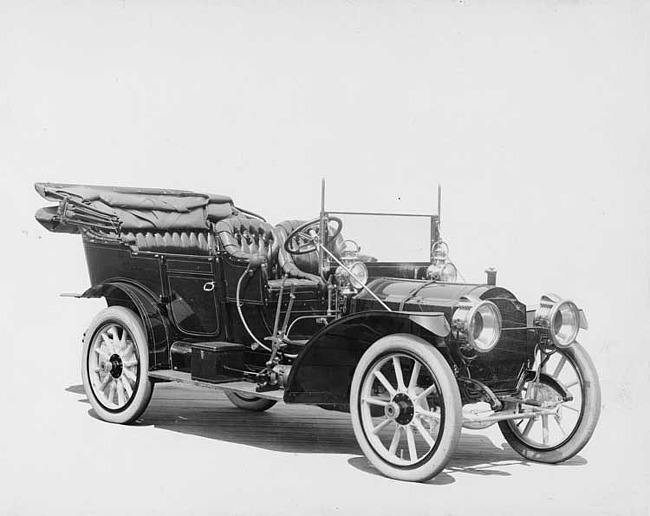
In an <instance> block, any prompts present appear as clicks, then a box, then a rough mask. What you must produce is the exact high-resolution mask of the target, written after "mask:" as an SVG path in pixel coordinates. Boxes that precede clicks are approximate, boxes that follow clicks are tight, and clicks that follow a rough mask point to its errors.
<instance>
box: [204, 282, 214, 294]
mask: <svg viewBox="0 0 650 516" xmlns="http://www.w3.org/2000/svg"><path fill="white" fill-rule="evenodd" d="M203 290H205V291H206V292H212V291H213V290H214V281H208V282H207V283H204V284H203Z"/></svg>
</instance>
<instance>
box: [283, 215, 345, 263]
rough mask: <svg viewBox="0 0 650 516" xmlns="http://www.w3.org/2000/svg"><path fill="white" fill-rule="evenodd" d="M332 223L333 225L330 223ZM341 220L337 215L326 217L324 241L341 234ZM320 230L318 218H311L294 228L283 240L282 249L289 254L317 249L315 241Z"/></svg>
mask: <svg viewBox="0 0 650 516" xmlns="http://www.w3.org/2000/svg"><path fill="white" fill-rule="evenodd" d="M332 222H333V223H334V227H332V226H331V225H330V224H331V223H332ZM342 228H343V222H341V219H339V218H338V217H328V219H327V238H326V240H325V242H324V244H325V245H327V243H328V242H331V241H332V240H334V239H335V238H336V237H337V236H339V235H340V234H341V229H342ZM319 232H320V219H314V220H311V221H309V222H307V223H305V224H303V225H302V226H300V227H298V228H296V229H294V230H293V231H292V232H291V234H290V235H289V236H287V239H286V240H285V242H284V249H285V251H287V253H289V254H293V255H298V254H307V253H311V252H313V251H316V250H317V249H318V246H317V244H316V242H317V241H318V236H319V235H318V234H319Z"/></svg>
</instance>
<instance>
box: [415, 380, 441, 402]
mask: <svg viewBox="0 0 650 516" xmlns="http://www.w3.org/2000/svg"><path fill="white" fill-rule="evenodd" d="M435 389H436V384H435V383H434V384H432V385H430V386H429V387H427V388H426V389H424V390H423V391H422V392H421V393H420V394H418V395H417V396H416V397H415V401H418V400H419V399H421V398H426V397H427V396H428V395H429V394H431V393H432V392H433V391H434V390H435Z"/></svg>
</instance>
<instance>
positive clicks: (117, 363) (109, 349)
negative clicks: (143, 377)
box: [88, 323, 140, 410]
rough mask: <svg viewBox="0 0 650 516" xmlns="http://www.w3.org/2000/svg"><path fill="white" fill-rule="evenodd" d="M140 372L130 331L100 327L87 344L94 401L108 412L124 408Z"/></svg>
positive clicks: (109, 326) (108, 325) (113, 325)
mask: <svg viewBox="0 0 650 516" xmlns="http://www.w3.org/2000/svg"><path fill="white" fill-rule="evenodd" d="M139 373H140V360H139V357H138V352H137V349H136V346H135V343H134V342H133V338H132V337H131V335H130V334H129V332H128V331H127V330H126V329H125V328H123V327H122V326H121V325H119V324H114V323H110V324H107V325H105V326H103V327H101V328H100V329H99V330H98V331H97V333H96V334H95V337H94V338H93V341H92V343H91V345H90V349H89V354H88V376H89V378H90V383H91V386H92V390H93V393H94V394H95V397H96V398H97V400H98V401H99V402H100V403H101V404H102V405H103V406H104V407H106V408H107V409H109V410H120V409H123V408H124V407H126V406H127V405H128V404H129V402H130V401H131V398H132V397H133V392H134V390H135V388H136V385H137V381H138V375H139Z"/></svg>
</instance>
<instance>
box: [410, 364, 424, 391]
mask: <svg viewBox="0 0 650 516" xmlns="http://www.w3.org/2000/svg"><path fill="white" fill-rule="evenodd" d="M421 367H422V366H420V362H418V361H417V360H414V361H413V370H412V371H411V378H410V379H409V386H408V389H407V390H408V391H409V392H410V393H412V392H413V389H415V388H416V387H417V386H418V376H420V368H421Z"/></svg>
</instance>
